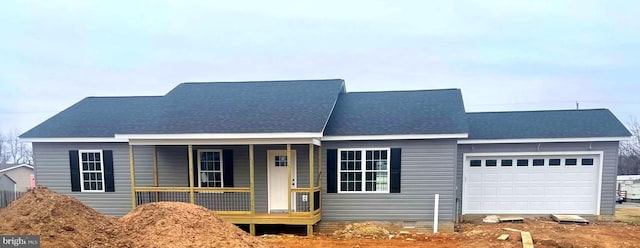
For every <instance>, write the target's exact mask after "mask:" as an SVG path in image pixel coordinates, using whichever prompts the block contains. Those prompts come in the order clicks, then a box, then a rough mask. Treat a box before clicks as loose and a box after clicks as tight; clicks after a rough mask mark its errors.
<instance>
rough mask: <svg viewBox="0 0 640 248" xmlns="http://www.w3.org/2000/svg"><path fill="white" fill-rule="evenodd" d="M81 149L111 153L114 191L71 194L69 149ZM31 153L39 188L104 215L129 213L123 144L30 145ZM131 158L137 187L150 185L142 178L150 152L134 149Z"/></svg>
mask: <svg viewBox="0 0 640 248" xmlns="http://www.w3.org/2000/svg"><path fill="white" fill-rule="evenodd" d="M83 149H100V150H113V168H114V184H115V192H99V193H98V192H71V180H70V170H69V150H83ZM33 154H34V160H35V166H36V174H35V176H36V182H38V184H39V185H44V186H47V187H49V189H51V190H53V191H56V192H58V193H62V194H68V195H71V196H73V197H75V198H77V199H78V200H81V201H82V202H84V203H85V204H87V205H89V206H90V207H92V208H95V209H96V210H98V211H100V212H102V213H104V214H108V215H113V216H122V215H124V214H126V213H128V212H129V211H130V210H131V181H130V173H129V146H128V144H127V143H33ZM135 155H136V156H135V161H136V168H137V169H138V171H139V172H137V173H136V174H137V175H138V177H137V181H138V184H139V185H140V184H141V185H149V184H151V185H152V184H153V179H152V177H149V176H147V175H145V171H148V170H149V169H151V168H152V163H151V161H152V160H151V149H150V148H149V147H145V146H137V147H136V150H135Z"/></svg>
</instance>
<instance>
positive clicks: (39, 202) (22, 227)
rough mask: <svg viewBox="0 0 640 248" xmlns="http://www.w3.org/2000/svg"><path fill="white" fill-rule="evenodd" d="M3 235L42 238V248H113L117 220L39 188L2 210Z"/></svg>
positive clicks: (65, 196) (80, 203)
mask: <svg viewBox="0 0 640 248" xmlns="http://www.w3.org/2000/svg"><path fill="white" fill-rule="evenodd" d="M0 220H2V221H1V222H0V234H22V235H41V236H40V240H41V242H42V246H43V247H111V246H113V245H112V244H113V240H114V234H115V230H114V223H115V220H114V219H112V218H109V217H106V216H104V215H102V214H100V213H99V212H97V211H96V210H94V209H92V208H90V207H88V206H87V205H84V204H83V203H82V202H80V201H79V200H77V199H75V198H73V197H71V196H68V195H61V194H57V193H55V192H53V191H51V190H49V189H47V188H46V187H43V186H38V187H36V188H34V189H32V190H29V191H28V192H27V193H25V194H24V195H23V196H22V197H20V199H18V200H16V201H14V202H12V203H11V204H10V205H9V206H7V207H6V208H3V209H0Z"/></svg>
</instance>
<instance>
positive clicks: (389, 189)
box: [336, 147, 391, 194]
mask: <svg viewBox="0 0 640 248" xmlns="http://www.w3.org/2000/svg"><path fill="white" fill-rule="evenodd" d="M368 150H369V151H370V150H376V151H381V150H385V151H387V190H386V191H366V181H367V180H366V179H367V177H366V172H367V170H366V168H367V167H366V166H367V164H366V156H367V154H366V151H368ZM343 151H361V152H362V155H361V157H360V159H361V164H360V169H361V170H362V182H361V183H362V191H342V189H341V182H342V180H341V179H340V178H341V172H342V166H341V162H342V152H343ZM337 167H338V175H337V182H338V185H336V186H337V187H338V193H339V194H388V193H390V191H391V148H389V147H385V148H341V149H338V164H337ZM376 171H379V170H376Z"/></svg>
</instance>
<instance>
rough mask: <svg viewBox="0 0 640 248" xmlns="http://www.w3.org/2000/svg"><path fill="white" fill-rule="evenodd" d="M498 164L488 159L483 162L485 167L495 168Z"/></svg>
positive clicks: (496, 161)
mask: <svg viewBox="0 0 640 248" xmlns="http://www.w3.org/2000/svg"><path fill="white" fill-rule="evenodd" d="M497 164H498V160H495V159H488V160H486V161H485V166H496V165H497Z"/></svg>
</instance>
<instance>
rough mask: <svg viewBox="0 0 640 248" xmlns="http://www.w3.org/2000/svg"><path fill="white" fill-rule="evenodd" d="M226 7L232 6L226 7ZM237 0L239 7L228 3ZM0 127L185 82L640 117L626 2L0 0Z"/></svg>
mask: <svg viewBox="0 0 640 248" xmlns="http://www.w3.org/2000/svg"><path fill="white" fill-rule="evenodd" d="M232 2H233V3H232ZM236 2H238V3H236ZM0 11H1V13H2V15H0V30H1V32H0V132H8V131H12V130H15V131H18V132H24V131H27V130H28V129H30V128H32V127H34V126H35V125H37V124H38V123H41V122H42V121H44V120H46V119H47V118H49V117H51V116H53V115H54V114H56V113H58V112H60V111H62V110H64V109H65V108H67V107H69V106H71V105H72V104H74V103H76V102H78V101H79V100H81V99H82V98H84V97H87V96H121V95H163V94H165V93H167V92H168V91H169V90H170V89H172V88H173V87H175V86H176V85H177V84H179V83H181V82H187V81H247V80H276V79H324V78H342V79H345V80H346V83H347V90H349V91H375V90H407V89H433V88H461V89H462V92H463V95H464V100H465V105H466V109H467V111H500V110H528V109H568V108H569V109H570V108H575V102H576V101H579V102H580V106H581V108H609V109H611V110H612V111H613V112H614V113H615V114H616V115H617V116H618V117H619V118H620V119H621V120H622V121H623V122H626V121H628V120H629V119H630V117H631V116H636V117H638V116H640V110H639V109H638V108H639V107H640V98H638V97H637V95H638V92H640V84H638V83H637V82H636V81H637V79H638V72H640V21H638V18H637V13H640V2H637V1H615V2H611V1H586V0H585V1H526V2H525V1H508V0H504V1H479V0H478V1H471V0H470V1H327V0H323V1H134V2H132V1H100V2H98V1H2V2H0Z"/></svg>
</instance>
